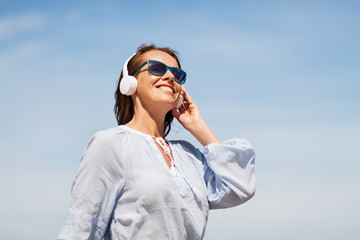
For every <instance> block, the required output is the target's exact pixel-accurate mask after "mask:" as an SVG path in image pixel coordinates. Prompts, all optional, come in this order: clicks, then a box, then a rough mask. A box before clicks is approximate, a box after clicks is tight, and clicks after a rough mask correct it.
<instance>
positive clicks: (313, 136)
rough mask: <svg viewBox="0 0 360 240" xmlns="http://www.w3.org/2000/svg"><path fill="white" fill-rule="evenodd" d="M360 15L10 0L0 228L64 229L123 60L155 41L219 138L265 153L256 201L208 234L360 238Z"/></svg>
mask: <svg viewBox="0 0 360 240" xmlns="http://www.w3.org/2000/svg"><path fill="white" fill-rule="evenodd" d="M359 22H360V4H359V3H358V2H357V1H221V2H220V1H182V2H175V1H154V2H149V1H78V2H75V1H8V0H5V1H4V0H0V108H1V111H2V113H1V124H0V130H1V137H0V157H1V160H2V161H1V162H0V176H1V179H2V181H1V183H0V187H1V189H2V191H3V193H2V198H0V204H1V206H2V207H1V210H0V226H1V227H0V238H1V239H14V240H17V239H54V238H55V237H56V236H57V234H58V232H59V230H60V228H61V226H62V225H63V223H64V221H65V218H66V212H67V208H68V204H69V199H70V187H71V183H72V180H73V178H74V175H75V172H76V169H77V166H78V164H79V161H80V158H81V154H82V152H83V150H84V147H85V145H86V142H87V140H88V139H89V138H90V137H91V136H92V135H93V134H94V133H95V132H96V131H98V130H101V129H106V128H109V127H113V126H115V125H116V122H115V118H114V115H113V112H112V107H113V103H114V99H113V92H114V90H115V85H116V81H117V78H118V76H119V74H120V71H121V68H122V65H123V63H124V61H125V60H126V59H127V58H128V57H129V56H130V55H131V54H132V53H133V52H134V51H135V50H136V48H137V47H138V46H139V45H140V44H142V43H151V42H153V43H156V44H158V45H160V46H169V47H172V48H174V49H175V50H177V51H178V52H179V54H180V55H179V56H180V60H181V63H182V67H183V69H185V70H186V71H187V72H188V76H189V77H188V80H187V83H186V88H187V90H188V91H189V92H190V94H191V95H192V97H193V98H194V100H195V101H196V102H197V103H198V105H199V107H200V110H201V112H202V114H203V116H204V118H205V120H207V122H208V124H209V125H210V127H211V128H212V129H213V131H214V132H215V133H216V135H218V137H219V138H220V139H221V140H226V139H228V138H233V137H240V138H247V139H249V141H251V142H252V143H253V144H254V145H255V147H256V149H257V166H256V174H257V178H258V190H257V193H256V195H255V197H254V198H253V199H252V200H251V201H250V202H248V203H246V204H244V205H242V206H239V207H237V208H233V209H227V210H216V211H212V212H211V213H210V217H209V223H208V227H207V232H206V236H205V239H209V240H215V239H220V238H221V239H240V238H243V239H253V240H260V239H267V240H269V239H270V240H271V239H277V240H279V239H284V240H285V239H295V240H296V239H327V240H329V239H330V240H331V239H340V238H341V239H349V240H352V239H358V238H359V237H360V230H359V227H358V226H359V224H360V217H359V216H360V190H359V189H360V175H359V171H360V161H359V160H360V159H359V154H358V151H357V150H358V145H359V137H360V111H359V105H360V94H359V92H360V91H359V90H360V83H359V82H360V81H359V79H360V70H359V69H360V58H359V55H360V47H359V42H360V31H359V30H358V25H359ZM170 138H184V139H186V140H188V141H190V142H192V143H193V144H194V145H196V146H200V145H199V144H198V143H196V141H195V139H194V138H192V137H191V136H190V135H189V134H188V133H186V132H185V130H183V129H182V128H181V127H180V126H179V125H178V124H176V123H175V126H174V131H173V133H172V134H171V136H170ZM19 226H20V228H19Z"/></svg>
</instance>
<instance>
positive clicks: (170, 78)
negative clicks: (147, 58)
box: [162, 70, 175, 81]
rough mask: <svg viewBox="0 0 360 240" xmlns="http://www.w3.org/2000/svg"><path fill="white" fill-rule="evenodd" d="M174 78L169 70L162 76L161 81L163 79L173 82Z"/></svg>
mask: <svg viewBox="0 0 360 240" xmlns="http://www.w3.org/2000/svg"><path fill="white" fill-rule="evenodd" d="M174 78H175V77H174V75H173V74H172V72H171V71H170V70H167V71H166V73H165V74H164V75H163V76H162V79H164V80H171V81H174Z"/></svg>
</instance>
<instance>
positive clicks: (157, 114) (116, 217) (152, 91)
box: [58, 45, 255, 239]
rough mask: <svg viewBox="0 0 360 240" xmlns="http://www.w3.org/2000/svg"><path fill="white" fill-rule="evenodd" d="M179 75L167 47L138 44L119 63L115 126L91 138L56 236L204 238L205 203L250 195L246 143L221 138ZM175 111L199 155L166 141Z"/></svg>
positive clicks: (224, 203)
mask: <svg viewBox="0 0 360 240" xmlns="http://www.w3.org/2000/svg"><path fill="white" fill-rule="evenodd" d="M128 75H133V76H134V77H136V79H134V78H133V79H130V82H131V80H133V81H134V82H132V83H128V82H127V81H128V77H129V76H128ZM130 78H131V77H130ZM124 79H126V81H125V80H124ZM185 80H186V73H185V72H184V71H183V70H182V69H181V66H180V63H179V60H178V58H177V56H176V54H175V52H174V51H173V50H171V49H169V48H158V47H156V46H155V45H142V46H140V47H139V49H138V51H137V53H136V54H135V55H133V56H132V57H131V58H130V59H129V60H128V61H127V62H126V63H125V65H124V69H123V72H122V74H121V75H120V78H119V84H118V88H117V90H116V93H115V98H116V104H115V115H116V118H117V120H118V123H119V126H118V127H115V128H111V129H108V130H105V131H100V132H98V133H96V134H95V135H94V136H93V137H92V138H91V139H90V141H89V143H88V146H87V149H86V151H85V153H84V156H83V158H82V161H81V164H80V167H79V169H78V172H77V175H76V178H75V180H74V183H73V187H72V199H71V206H70V211H69V216H68V219H67V221H66V223H65V226H64V228H63V229H62V231H61V233H60V235H59V237H58V239H103V238H104V239H202V238H203V236H204V231H205V226H206V222H207V218H208V210H209V208H210V209H216V208H227V207H233V206H236V205H238V204H241V203H243V202H245V201H247V200H248V199H250V198H251V197H252V196H253V194H254V192H255V177H254V174H253V173H254V161H255V154H254V151H253V149H252V147H251V145H250V144H249V143H248V142H247V141H246V140H242V139H232V140H229V141H226V142H224V143H220V141H219V140H218V139H217V138H216V136H215V135H214V134H213V133H212V132H211V130H210V129H209V127H208V126H207V124H206V123H205V121H204V120H203V118H202V117H201V114H200V112H199V109H198V107H197V106H196V104H195V103H194V101H193V100H192V98H191V96H190V95H189V93H188V92H187V91H186V90H185V88H184V87H183V86H182V84H183V83H184V82H185ZM180 98H183V104H181V106H180V108H179V109H177V108H176V106H177V105H178V106H179V101H181V100H180ZM173 117H175V118H176V119H177V120H178V121H179V122H180V123H181V124H182V125H183V126H184V128H185V129H187V130H188V131H189V132H190V133H191V134H192V135H193V136H194V137H195V138H196V139H197V140H198V141H199V142H200V143H201V144H202V145H203V146H204V147H205V148H204V153H201V152H200V151H199V150H198V149H196V148H194V147H193V146H192V145H191V144H190V143H187V142H185V141H169V140H165V138H164V137H165V136H166V135H167V134H168V133H169V131H170V124H171V121H172V120H173Z"/></svg>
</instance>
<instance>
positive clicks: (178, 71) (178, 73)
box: [171, 68, 186, 84]
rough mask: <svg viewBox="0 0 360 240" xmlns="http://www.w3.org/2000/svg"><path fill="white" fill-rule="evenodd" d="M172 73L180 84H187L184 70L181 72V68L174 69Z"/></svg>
mask: <svg viewBox="0 0 360 240" xmlns="http://www.w3.org/2000/svg"><path fill="white" fill-rule="evenodd" d="M171 72H172V74H174V77H175V79H176V80H177V82H178V83H180V84H183V83H185V80H186V73H185V72H184V71H183V70H181V69H180V68H173V69H172V71H171Z"/></svg>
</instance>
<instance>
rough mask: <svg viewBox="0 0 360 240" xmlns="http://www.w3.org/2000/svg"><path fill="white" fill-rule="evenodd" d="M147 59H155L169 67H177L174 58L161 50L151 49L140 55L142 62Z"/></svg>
mask: <svg viewBox="0 0 360 240" xmlns="http://www.w3.org/2000/svg"><path fill="white" fill-rule="evenodd" d="M147 60H156V61H160V62H163V63H165V64H166V65H168V66H170V67H179V65H178V63H177V61H176V59H175V58H174V57H173V56H171V55H170V54H168V53H166V52H164V51H161V50H151V51H149V52H146V53H144V54H143V55H142V62H145V61H147Z"/></svg>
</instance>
